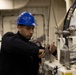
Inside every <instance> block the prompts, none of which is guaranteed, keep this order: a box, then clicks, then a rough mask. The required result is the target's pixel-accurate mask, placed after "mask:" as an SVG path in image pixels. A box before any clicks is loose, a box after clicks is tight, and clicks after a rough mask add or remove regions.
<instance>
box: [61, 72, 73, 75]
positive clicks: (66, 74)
mask: <svg viewBox="0 0 76 75" xmlns="http://www.w3.org/2000/svg"><path fill="white" fill-rule="evenodd" d="M62 75H72V73H71V72H68V73H63V72H62Z"/></svg>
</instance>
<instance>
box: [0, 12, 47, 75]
mask: <svg viewBox="0 0 76 75" xmlns="http://www.w3.org/2000/svg"><path fill="white" fill-rule="evenodd" d="M34 26H36V23H35V19H34V17H33V15H32V14H31V13H29V12H23V13H21V14H20V15H19V16H18V19H17V28H18V32H17V33H16V34H14V33H12V32H8V33H6V34H5V35H4V36H3V38H2V45H1V56H2V71H1V75H38V67H39V58H42V57H43V56H44V54H45V53H44V49H39V48H38V46H37V45H36V44H34V43H32V42H30V41H29V40H30V39H31V37H32V35H33V31H34Z"/></svg>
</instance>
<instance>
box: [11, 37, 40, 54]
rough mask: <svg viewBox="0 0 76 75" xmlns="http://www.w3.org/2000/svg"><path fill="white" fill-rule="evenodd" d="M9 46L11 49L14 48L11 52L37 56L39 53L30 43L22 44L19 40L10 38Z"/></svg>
mask: <svg viewBox="0 0 76 75" xmlns="http://www.w3.org/2000/svg"><path fill="white" fill-rule="evenodd" d="M10 46H11V48H14V49H15V50H12V51H13V52H14V51H15V52H16V51H17V52H19V51H20V52H21V51H22V52H26V53H29V54H37V55H38V52H39V48H38V47H37V46H36V45H34V44H31V43H30V42H24V41H23V40H21V39H19V38H15V39H14V38H12V39H11V40H10Z"/></svg>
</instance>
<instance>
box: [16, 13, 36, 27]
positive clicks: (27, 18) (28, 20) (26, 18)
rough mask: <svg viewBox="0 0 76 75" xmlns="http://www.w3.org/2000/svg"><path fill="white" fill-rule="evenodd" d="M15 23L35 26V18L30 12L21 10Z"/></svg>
mask: <svg viewBox="0 0 76 75" xmlns="http://www.w3.org/2000/svg"><path fill="white" fill-rule="evenodd" d="M17 25H24V26H35V25H36V22H35V18H34V16H33V15H32V14H31V13H29V12H23V13H21V14H20V15H19V16H18V18H17Z"/></svg>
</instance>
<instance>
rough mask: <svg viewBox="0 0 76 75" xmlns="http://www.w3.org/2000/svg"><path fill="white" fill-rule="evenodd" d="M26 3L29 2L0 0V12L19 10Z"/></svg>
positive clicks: (25, 0) (23, 0)
mask: <svg viewBox="0 0 76 75" xmlns="http://www.w3.org/2000/svg"><path fill="white" fill-rule="evenodd" d="M28 2H29V0H0V10H11V9H19V8H21V7H24V6H25V5H26V4H27V3H28Z"/></svg>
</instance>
